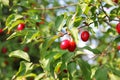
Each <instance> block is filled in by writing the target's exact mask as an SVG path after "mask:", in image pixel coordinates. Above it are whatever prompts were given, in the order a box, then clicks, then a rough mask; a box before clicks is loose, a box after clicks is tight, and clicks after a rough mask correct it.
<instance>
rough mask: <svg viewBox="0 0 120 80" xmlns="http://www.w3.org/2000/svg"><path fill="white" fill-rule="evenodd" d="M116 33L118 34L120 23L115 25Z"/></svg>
mask: <svg viewBox="0 0 120 80" xmlns="http://www.w3.org/2000/svg"><path fill="white" fill-rule="evenodd" d="M116 31H117V32H118V34H120V23H118V24H117V25H116Z"/></svg>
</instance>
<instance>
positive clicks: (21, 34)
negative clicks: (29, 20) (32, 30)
mask: <svg viewBox="0 0 120 80" xmlns="http://www.w3.org/2000/svg"><path fill="white" fill-rule="evenodd" d="M26 33H27V32H25V31H19V32H14V33H13V34H12V35H10V36H9V37H8V38H7V40H9V39H12V38H14V37H17V36H23V35H25V34H26Z"/></svg>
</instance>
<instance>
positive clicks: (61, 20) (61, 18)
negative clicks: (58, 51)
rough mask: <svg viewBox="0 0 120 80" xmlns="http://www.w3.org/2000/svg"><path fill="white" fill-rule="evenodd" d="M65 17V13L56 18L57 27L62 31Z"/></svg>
mask: <svg viewBox="0 0 120 80" xmlns="http://www.w3.org/2000/svg"><path fill="white" fill-rule="evenodd" d="M64 18H65V16H64V15H61V16H58V17H57V18H56V21H55V27H56V28H58V31H61V29H62V28H63V26H64V25H65V19H64Z"/></svg>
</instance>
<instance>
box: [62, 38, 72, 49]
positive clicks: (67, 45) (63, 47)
mask: <svg viewBox="0 0 120 80" xmlns="http://www.w3.org/2000/svg"><path fill="white" fill-rule="evenodd" d="M69 45H70V41H69V40H67V39H66V40H63V41H62V42H61V43H60V48H61V49H62V50H65V49H68V47H69Z"/></svg>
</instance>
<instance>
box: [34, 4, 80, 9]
mask: <svg viewBox="0 0 120 80" xmlns="http://www.w3.org/2000/svg"><path fill="white" fill-rule="evenodd" d="M76 5H78V3H74V4H69V5H65V6H56V7H52V8H34V9H36V10H55V9H61V8H66V7H69V6H76Z"/></svg>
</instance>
